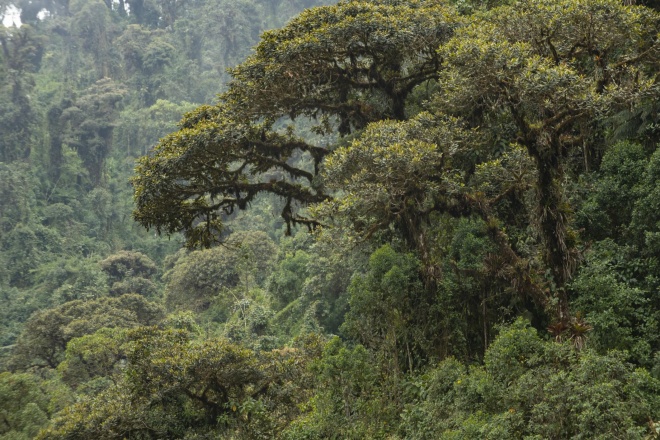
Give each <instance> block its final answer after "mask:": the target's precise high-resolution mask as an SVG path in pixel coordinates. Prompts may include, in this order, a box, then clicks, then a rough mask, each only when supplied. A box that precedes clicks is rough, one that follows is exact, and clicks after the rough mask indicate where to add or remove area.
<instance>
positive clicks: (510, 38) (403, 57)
mask: <svg viewBox="0 0 660 440" xmlns="http://www.w3.org/2000/svg"><path fill="white" fill-rule="evenodd" d="M659 23H660V18H659V16H658V14H657V13H655V12H654V11H652V10H651V9H647V8H645V7H641V6H623V5H621V4H620V3H618V2H616V1H612V0H584V1H577V2H576V1H566V0H557V1H553V2H541V1H537V0H525V1H521V2H518V3H516V4H515V5H514V6H501V7H497V8H494V9H492V10H490V11H486V12H481V13H478V14H475V15H473V16H472V17H470V21H469V22H468V21H467V20H464V19H462V18H460V17H459V16H458V15H457V14H456V13H454V12H452V10H451V8H448V7H446V6H444V5H442V4H441V3H439V2H435V1H405V2H404V1H378V2H355V1H353V2H341V3H339V4H338V5H337V6H333V7H322V8H316V9H312V10H308V11H306V12H304V13H303V14H301V15H300V16H299V17H298V18H297V19H295V20H294V21H292V22H291V23H290V24H289V25H287V26H285V27H284V28H283V29H281V30H278V31H272V32H268V33H265V34H264V35H263V37H262V41H261V43H260V44H259V45H258V46H257V47H256V50H255V54H254V55H253V56H251V57H250V58H248V60H247V61H245V62H244V63H243V64H241V65H239V66H238V67H236V68H235V69H233V70H232V75H233V77H234V80H233V82H232V83H231V84H230V87H229V90H228V91H227V92H226V93H224V94H223V95H222V96H221V98H220V102H219V104H218V105H216V106H214V107H210V106H208V107H201V108H200V109H198V110H197V111H196V112H194V113H191V114H189V115H188V116H187V117H186V118H185V119H184V120H183V121H182V125H181V129H180V130H179V131H178V132H176V133H174V134H172V135H171V136H169V137H168V138H166V139H165V140H163V141H162V142H161V143H160V144H159V145H158V146H157V148H156V150H155V154H153V155H152V156H149V157H146V158H143V159H142V161H141V163H140V165H139V167H138V169H137V177H136V178H135V179H134V184H135V200H136V202H137V209H136V211H135V218H136V219H137V220H138V221H139V222H141V223H142V224H143V225H145V226H147V227H154V228H156V229H157V231H159V232H161V231H164V232H168V233H171V232H176V231H183V232H184V233H185V234H186V236H187V238H188V244H189V245H198V244H201V245H210V244H212V243H213V242H214V241H217V239H218V235H217V234H218V233H220V232H221V231H222V215H223V214H230V213H231V212H233V210H234V209H236V208H245V207H246V206H247V205H248V204H249V203H250V202H252V201H253V200H254V197H255V196H256V195H257V194H259V193H262V192H268V193H273V194H277V195H279V196H281V197H283V198H284V199H285V204H284V208H283V211H282V215H283V217H284V218H285V219H286V221H287V223H288V224H291V223H296V222H303V223H307V224H310V225H313V224H316V223H317V222H318V221H319V219H318V218H304V217H302V216H300V215H299V214H297V213H296V210H295V208H296V206H297V205H308V204H316V203H318V202H326V206H327V205H331V209H330V210H321V212H330V213H331V214H339V215H340V216H343V218H346V219H348V221H349V222H348V223H349V224H350V225H351V226H352V228H353V229H354V230H357V231H361V232H362V233H363V236H370V235H372V234H373V233H374V232H376V231H379V230H381V231H383V230H392V229H394V230H395V231H396V232H397V233H398V234H400V236H401V237H402V238H403V239H404V240H405V241H406V242H407V244H408V245H409V247H410V248H412V249H414V250H416V251H418V252H419V253H420V256H421V257H422V261H423V263H424V264H425V265H427V266H428V265H432V264H433V262H432V260H433V258H431V256H429V255H428V253H429V252H430V250H429V246H430V245H431V243H430V242H429V234H427V233H425V228H426V225H428V223H429V221H431V219H432V216H433V215H440V214H445V215H450V216H454V217H476V218H479V219H481V220H482V221H483V222H484V223H485V224H486V225H487V230H488V231H489V232H488V233H489V235H490V239H491V241H492V242H493V243H494V244H495V245H496V246H497V248H498V249H499V252H498V254H497V258H491V268H492V273H493V274H498V275H497V276H498V277H499V278H500V279H504V280H506V281H507V282H508V283H510V284H511V286H512V287H513V288H514V290H516V291H518V292H519V293H520V294H524V295H529V296H530V297H532V298H533V301H534V302H535V303H536V304H537V306H538V307H540V308H544V309H546V310H548V311H549V312H551V315H553V316H554V317H555V318H556V319H557V320H558V321H560V322H562V323H564V324H565V323H566V322H567V321H568V320H569V310H568V302H569V301H568V300H569V296H568V293H567V289H566V285H567V283H568V281H569V280H570V279H571V277H572V275H573V273H574V272H575V270H576V268H577V266H578V265H579V261H580V255H579V247H578V244H579V238H580V237H579V233H578V232H577V231H576V230H575V229H574V228H572V227H571V222H572V219H571V213H572V210H573V207H572V205H571V202H570V197H569V196H568V194H567V191H568V189H569V185H567V183H568V182H570V181H571V180H574V177H575V176H578V175H579V174H580V173H583V172H587V171H589V170H591V169H593V168H596V167H598V164H599V158H600V157H601V156H602V152H603V151H604V149H605V148H606V147H607V145H608V138H607V136H608V133H610V132H611V131H612V130H610V126H609V125H608V120H609V118H611V117H613V116H615V115H616V114H617V113H619V112H622V111H626V110H629V109H631V108H634V107H635V106H639V105H643V104H644V103H645V102H648V100H649V99H653V97H655V96H656V95H657V85H656V79H655V75H656V73H655V72H656V71H657V61H658V55H659V54H660V52H659V51H658V49H659V48H660V46H659V45H658V44H657V42H656V41H657V38H656V37H657V29H658V25H659ZM424 100H427V103H426V104H425V105H426V108H427V109H428V110H429V112H428V113H422V114H420V115H418V116H415V115H414V114H415V113H416V112H417V111H418V109H419V107H420V104H419V103H420V101H424ZM413 116H414V119H413V120H409V119H410V118H411V117H413ZM287 117H288V118H289V119H290V120H293V121H299V120H301V119H304V117H306V118H311V119H313V120H316V121H317V122H316V123H315V125H314V131H315V132H316V133H317V134H319V135H321V136H322V137H321V141H320V142H319V143H318V144H313V143H311V142H308V141H305V140H303V139H300V138H298V137H296V136H294V134H293V133H294V132H295V129H289V130H280V131H276V130H275V128H276V127H277V126H276V125H275V122H276V121H280V120H282V118H287ZM383 120H389V122H379V121H383ZM370 124H371V125H370ZM348 135H350V136H351V138H352V142H345V141H342V140H339V138H341V137H344V138H346V136H348ZM338 145H340V146H341V148H339V149H337V146H338ZM305 158H307V160H305ZM328 158H329V159H328ZM305 164H306V165H307V166H305ZM323 166H325V167H326V168H327V173H326V174H325V176H324V179H319V178H318V173H319V170H320V168H322V167H323ZM324 180H325V182H329V183H330V187H326V186H324V185H323V181H324ZM331 194H333V195H334V196H335V198H334V199H333V201H332V202H328V200H329V199H330V195H331ZM529 226H531V230H532V231H533V233H532V239H531V245H525V246H522V245H521V244H520V243H518V242H516V240H514V239H512V237H511V236H510V235H509V233H511V232H512V231H515V230H520V229H521V228H529ZM427 269H428V270H427V273H429V274H430V275H429V278H433V277H437V274H438V271H437V270H434V269H433V268H429V267H427ZM434 274H436V275H434ZM427 281H429V280H427ZM431 281H433V280H431ZM431 284H433V283H431Z"/></svg>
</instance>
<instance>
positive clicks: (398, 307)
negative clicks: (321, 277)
mask: <svg viewBox="0 0 660 440" xmlns="http://www.w3.org/2000/svg"><path fill="white" fill-rule="evenodd" d="M349 292H350V295H351V297H350V300H349V305H350V310H349V312H348V313H347V314H346V318H345V321H344V324H343V325H342V331H343V332H345V333H346V334H347V335H349V336H351V337H353V338H354V339H356V340H357V341H360V342H361V343H362V344H364V345H365V346H366V347H367V348H371V349H373V350H377V351H379V352H382V353H383V356H384V358H385V359H383V362H384V363H385V364H386V365H388V367H389V369H390V370H391V371H390V372H389V374H392V375H395V376H396V375H397V374H398V373H399V372H400V371H408V372H411V371H413V369H414V368H415V367H416V366H417V365H419V364H420V363H424V362H425V361H427V360H428V357H429V356H433V355H434V354H435V353H433V351H432V348H431V347H433V345H435V344H434V343H433V342H431V341H432V339H431V340H429V337H431V336H432V333H434V332H433V330H429V328H428V326H429V324H431V323H430V322H429V321H428V316H426V315H425V314H426V313H428V312H429V311H430V310H429V308H431V309H432V304H429V303H428V298H425V295H424V293H425V292H424V289H423V287H422V283H421V280H420V278H419V262H418V261H416V260H415V259H414V257H413V256H412V255H401V254H397V253H396V252H395V251H394V249H392V248H391V247H390V246H389V245H385V246H383V247H381V248H380V249H378V250H377V251H376V252H374V253H373V254H372V255H371V258H370V259H369V272H368V273H367V275H366V277H364V278H360V277H358V278H355V279H354V280H353V282H352V283H351V286H350V288H349ZM427 331H428V333H427ZM426 344H428V345H426Z"/></svg>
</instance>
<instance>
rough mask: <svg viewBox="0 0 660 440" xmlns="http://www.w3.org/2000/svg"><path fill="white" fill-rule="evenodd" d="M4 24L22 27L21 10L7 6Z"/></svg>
mask: <svg viewBox="0 0 660 440" xmlns="http://www.w3.org/2000/svg"><path fill="white" fill-rule="evenodd" d="M2 24H4V25H5V26H13V25H15V26H19V27H20V26H21V10H20V9H18V8H17V7H16V6H14V5H10V6H7V9H5V14H4V17H3V19H2Z"/></svg>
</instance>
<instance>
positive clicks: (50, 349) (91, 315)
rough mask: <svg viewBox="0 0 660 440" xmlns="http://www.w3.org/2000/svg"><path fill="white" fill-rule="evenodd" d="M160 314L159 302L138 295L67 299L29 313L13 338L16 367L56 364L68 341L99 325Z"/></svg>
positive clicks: (145, 321)
mask: <svg viewBox="0 0 660 440" xmlns="http://www.w3.org/2000/svg"><path fill="white" fill-rule="evenodd" d="M163 317H164V312H163V309H162V307H161V306H159V305H157V304H155V303H150V302H148V301H147V300H146V299H144V298H143V297H142V296H140V295H135V294H134V295H123V296H120V297H118V298H107V297H106V298H100V299H96V300H90V301H81V300H76V301H71V302H68V303H64V304H62V305H60V306H58V307H55V308H53V309H49V310H44V311H40V312H37V313H35V314H33V315H32V316H31V317H30V319H29V320H28V321H27V322H26V324H25V329H24V330H23V332H22V333H21V335H20V337H19V338H18V340H17V342H16V347H15V349H14V359H13V364H14V365H15V366H16V367H18V368H29V367H31V366H35V367H50V368H56V367H57V366H58V364H59V363H60V362H61V361H62V360H63V359H62V357H63V354H64V351H65V349H66V347H67V344H68V343H69V341H71V340H72V339H73V338H78V337H81V336H84V335H89V334H92V333H95V332H96V331H97V330H99V329H102V328H106V327H107V328H130V327H136V326H138V325H153V324H155V323H156V322H158V321H160V320H161V319H162V318H163Z"/></svg>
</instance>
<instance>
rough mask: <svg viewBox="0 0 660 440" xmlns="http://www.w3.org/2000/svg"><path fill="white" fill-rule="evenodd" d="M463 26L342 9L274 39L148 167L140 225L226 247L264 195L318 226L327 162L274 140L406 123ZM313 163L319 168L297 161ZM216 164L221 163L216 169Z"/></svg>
mask: <svg viewBox="0 0 660 440" xmlns="http://www.w3.org/2000/svg"><path fill="white" fill-rule="evenodd" d="M456 21H457V18H456V16H455V14H453V12H452V11H451V10H450V9H445V8H443V7H441V6H439V5H438V4H437V3H435V2H426V1H419V2H413V3H410V4H408V3H405V4H404V3H401V4H399V3H396V2H395V3H393V4H389V3H387V2H382V3H381V2H376V3H367V2H341V3H340V4H339V5H338V6H331V7H320V8H315V9H312V10H309V11H307V12H305V13H303V14H301V16H300V17H298V18H297V19H296V20H293V21H292V22H290V23H289V24H287V26H285V27H284V28H283V29H281V30H278V31H272V32H268V33H265V34H264V36H263V37H262V40H261V42H260V44H259V45H258V46H257V48H256V52H255V54H254V55H253V56H251V57H250V58H248V60H247V61H245V62H244V63H243V64H241V65H240V66H238V67H236V68H235V69H233V70H232V75H233V77H234V80H233V81H232V82H231V84H230V88H229V90H228V92H227V93H225V94H223V95H222V96H221V100H220V103H219V104H218V105H216V106H215V107H210V106H203V107H200V108H198V109H197V110H196V111H195V112H192V113H189V114H188V115H187V116H186V118H185V119H184V120H183V121H182V123H181V129H180V130H179V131H178V132H176V133H174V134H172V135H170V136H168V137H167V138H165V139H163V140H162V141H161V142H160V143H159V145H158V147H157V148H156V154H155V155H154V156H151V157H144V158H142V159H141V160H140V163H139V165H138V168H137V170H136V172H137V174H136V177H135V178H134V180H133V184H134V186H135V202H136V205H137V207H136V210H135V214H134V215H135V219H136V220H137V221H138V222H140V223H141V224H142V225H144V226H146V227H148V228H155V229H156V231H157V232H159V233H160V232H166V233H173V232H178V231H183V232H184V234H185V235H186V238H187V239H188V245H189V246H191V247H192V246H197V245H201V246H210V245H212V244H213V243H214V242H216V241H218V239H219V234H220V233H221V232H222V229H223V221H224V220H223V215H229V214H232V213H233V212H234V210H235V209H244V208H245V207H246V206H247V205H248V204H250V203H251V202H252V201H253V200H254V198H255V197H256V196H257V195H258V194H260V193H269V194H274V195H277V196H279V197H281V198H282V199H284V200H285V205H284V207H283V209H282V217H283V218H284V220H285V221H286V223H287V228H288V229H287V232H290V229H289V228H290V226H291V225H292V224H296V223H303V224H307V225H310V226H311V225H314V224H316V223H317V222H316V221H312V220H310V219H308V218H306V217H304V216H302V215H298V214H297V213H296V212H295V208H296V206H297V205H298V204H303V205H308V204H310V203H316V202H321V201H323V200H324V199H326V198H327V197H328V195H327V194H326V193H325V192H323V191H322V188H320V187H319V186H318V184H317V183H316V182H315V179H314V177H315V175H316V174H317V173H318V167H319V165H320V162H321V160H322V158H323V157H324V156H326V155H327V154H328V153H329V151H328V150H327V149H325V148H322V147H318V146H315V145H312V144H309V143H307V142H305V141H303V140H302V139H299V138H297V137H295V136H293V135H292V134H291V133H287V134H281V133H278V132H275V131H274V130H273V122H274V121H276V120H277V119H279V118H282V117H289V118H290V119H292V120H293V119H295V118H296V117H297V116H307V117H313V118H316V117H317V116H318V117H320V118H321V121H320V124H319V125H318V127H316V129H315V131H316V132H318V133H319V134H332V133H334V132H338V133H339V134H341V135H346V134H349V133H350V132H351V131H352V130H354V129H361V128H363V127H364V126H365V125H366V124H367V123H369V122H372V121H378V120H382V119H387V118H395V119H404V118H405V101H406V98H407V96H408V94H409V93H410V92H411V91H412V90H413V89H414V88H415V87H416V86H418V85H420V84H424V83H426V82H428V81H430V80H431V79H433V78H436V77H437V69H438V67H439V62H440V60H439V58H438V55H437V53H436V51H435V49H436V46H437V45H438V44H440V43H441V42H442V41H444V40H445V39H447V38H448V36H449V35H450V34H451V32H452V29H453V28H454V27H455V25H456ZM301 156H307V157H309V158H311V159H312V162H313V164H312V166H311V167H304V166H296V165H292V164H291V163H289V159H292V158H297V157H301ZM209 157H213V160H209Z"/></svg>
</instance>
